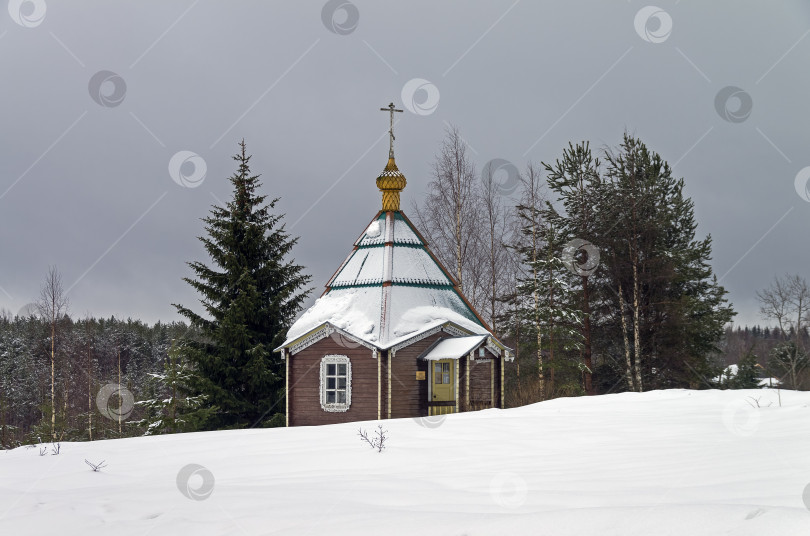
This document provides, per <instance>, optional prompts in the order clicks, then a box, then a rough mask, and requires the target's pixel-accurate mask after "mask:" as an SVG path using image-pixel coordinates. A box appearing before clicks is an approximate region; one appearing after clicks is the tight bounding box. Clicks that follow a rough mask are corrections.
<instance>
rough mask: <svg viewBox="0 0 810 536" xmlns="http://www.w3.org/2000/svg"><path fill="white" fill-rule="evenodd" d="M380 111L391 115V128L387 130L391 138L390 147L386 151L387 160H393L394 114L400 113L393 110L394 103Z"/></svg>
mask: <svg viewBox="0 0 810 536" xmlns="http://www.w3.org/2000/svg"><path fill="white" fill-rule="evenodd" d="M380 111H383V112H389V113H390V114H391V127H390V128H389V129H388V134H389V135H390V136H391V140H390V144H391V145H390V146H389V149H388V158H394V139H395V138H394V112H401V111H402V110H397V109H396V108H394V103H393V102H392V103H390V104H389V105H388V106H387V107H386V108H380Z"/></svg>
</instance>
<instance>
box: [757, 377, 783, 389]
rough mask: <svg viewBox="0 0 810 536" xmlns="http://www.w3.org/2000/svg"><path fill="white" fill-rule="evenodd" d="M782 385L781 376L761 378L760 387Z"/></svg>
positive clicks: (758, 384)
mask: <svg viewBox="0 0 810 536" xmlns="http://www.w3.org/2000/svg"><path fill="white" fill-rule="evenodd" d="M781 385H782V380H780V379H779V378H761V379H760V380H759V383H757V386H758V387H779V386H781Z"/></svg>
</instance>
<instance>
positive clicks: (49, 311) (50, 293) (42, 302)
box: [37, 266, 68, 440]
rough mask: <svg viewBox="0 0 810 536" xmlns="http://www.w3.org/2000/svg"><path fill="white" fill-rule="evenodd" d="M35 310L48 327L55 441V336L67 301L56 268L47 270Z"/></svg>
mask: <svg viewBox="0 0 810 536" xmlns="http://www.w3.org/2000/svg"><path fill="white" fill-rule="evenodd" d="M37 309H38V311H39V314H40V316H41V317H42V318H43V319H44V320H46V321H47V322H48V325H49V327H50V332H51V337H50V346H51V351H50V358H51V359H50V361H51V438H52V439H53V440H56V335H57V331H58V329H57V328H58V323H59V321H60V320H61V319H62V317H63V316H64V315H65V314H67V309H68V300H67V297H66V296H65V291H64V289H63V287H62V275H61V274H60V273H59V270H57V268H56V266H51V267H49V268H48V275H47V276H46V277H45V282H44V283H43V284H42V287H41V289H40V293H39V301H38V302H37Z"/></svg>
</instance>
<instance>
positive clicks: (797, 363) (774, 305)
mask: <svg viewBox="0 0 810 536" xmlns="http://www.w3.org/2000/svg"><path fill="white" fill-rule="evenodd" d="M757 299H758V300H759V303H760V313H761V314H762V316H764V317H765V318H767V319H769V320H775V321H776V323H777V325H778V326H779V331H780V332H781V334H782V337H783V339H784V341H785V343H783V344H782V345H780V346H781V347H782V348H781V349H780V348H777V349H775V352H774V355H778V356H779V357H780V361H782V362H783V363H784V364H785V365H786V368H787V369H788V374H789V375H790V382H791V386H792V387H793V388H794V389H797V388H799V387H800V383H801V382H800V381H799V374H800V373H801V372H802V369H803V368H804V363H806V361H807V355H806V353H805V351H804V340H803V339H804V333H805V331H806V329H807V327H808V325H809V324H810V287H808V285H807V281H806V280H805V279H804V278H803V277H801V276H799V275H788V274H786V275H785V276H783V277H777V278H776V279H775V280H774V281H773V283H771V285H770V286H769V287H768V288H766V289H764V290H761V291H757Z"/></svg>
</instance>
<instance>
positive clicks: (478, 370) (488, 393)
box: [470, 352, 498, 410]
mask: <svg viewBox="0 0 810 536" xmlns="http://www.w3.org/2000/svg"><path fill="white" fill-rule="evenodd" d="M477 359H490V360H492V361H473V362H472V364H471V366H470V409H472V410H477V409H486V408H492V407H495V406H496V405H497V404H493V403H492V384H491V378H492V374H491V373H490V371H491V368H492V363H493V362H494V363H495V364H496V365H498V362H497V359H494V360H493V356H492V355H490V354H489V352H487V357H486V358H477Z"/></svg>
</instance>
